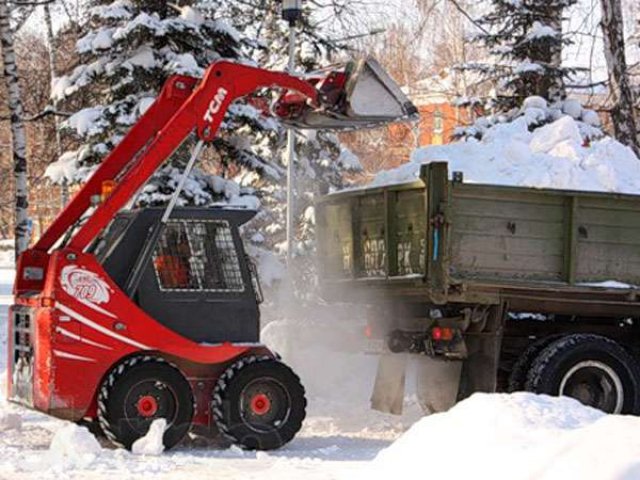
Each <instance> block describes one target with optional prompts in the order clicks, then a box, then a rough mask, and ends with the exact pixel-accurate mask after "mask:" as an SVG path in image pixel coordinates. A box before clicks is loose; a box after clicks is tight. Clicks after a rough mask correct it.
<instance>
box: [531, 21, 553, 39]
mask: <svg viewBox="0 0 640 480" xmlns="http://www.w3.org/2000/svg"><path fill="white" fill-rule="evenodd" d="M557 36H558V31H557V30H555V29H553V28H552V27H550V26H549V25H543V24H542V23H540V22H533V25H532V26H531V29H530V30H529V31H528V32H527V40H538V39H540V38H546V37H557Z"/></svg>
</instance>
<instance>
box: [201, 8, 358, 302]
mask: <svg viewBox="0 0 640 480" xmlns="http://www.w3.org/2000/svg"><path fill="white" fill-rule="evenodd" d="M338 3H340V2H338ZM344 3H345V5H346V4H347V3H348V2H346V1H345V2H344ZM197 5H198V8H200V9H201V10H202V11H203V13H204V14H205V15H207V16H211V17H212V18H217V17H219V16H222V17H224V18H228V19H232V21H233V25H234V27H236V28H237V29H238V30H240V31H243V32H247V33H249V35H250V36H251V37H254V38H255V39H256V43H255V44H254V48H253V49H252V50H251V56H252V58H253V59H254V60H255V61H256V62H257V63H258V64H259V65H260V66H262V67H265V68H270V69H274V70H285V69H286V67H287V62H288V29H289V26H288V24H287V23H286V22H284V21H283V20H282V19H281V11H280V8H281V4H280V2H278V1H274V0H270V1H269V0H267V1H264V0H245V1H242V2H227V3H226V5H225V9H223V10H220V9H217V8H215V6H212V2H211V0H200V2H198V4H197ZM303 8H304V14H303V16H302V20H301V22H300V24H299V25H298V26H297V27H296V28H297V30H298V31H297V35H296V49H295V51H296V59H295V65H296V71H297V72H310V71H313V70H316V69H318V68H321V67H323V66H326V65H327V64H328V63H329V62H330V61H331V60H332V58H333V57H334V56H335V55H337V54H339V53H341V52H342V49H341V47H339V46H338V45H337V44H336V43H335V42H334V41H332V40H331V38H330V36H328V35H327V32H326V31H321V29H320V27H319V26H318V25H317V23H315V21H314V15H313V13H314V11H313V10H312V8H311V5H309V3H308V2H307V3H303ZM315 8H317V6H316V7H315ZM345 12H347V13H350V11H349V8H348V6H346V7H345ZM272 98H273V97H271V98H267V99H266V100H267V101H269V100H272ZM285 135H286V130H285V129H284V128H282V126H280V128H279V129H278V131H277V132H275V134H271V135H266V136H263V137H262V142H261V152H262V153H263V154H264V155H265V156H267V157H268V158H270V160H271V161H272V162H273V163H275V164H277V165H279V166H280V168H282V169H283V170H284V169H285V168H286V158H285V143H286V137H285ZM296 159H297V164H296V167H295V191H296V201H295V207H294V208H295V218H296V225H297V227H298V228H297V231H296V244H295V246H294V254H295V256H296V258H297V261H296V269H297V270H298V272H297V273H298V275H297V280H303V281H299V282H297V283H296V287H298V288H297V289H298V291H299V293H304V292H307V291H308V290H309V288H308V287H309V282H313V281H314V265H313V256H312V255H310V254H311V253H313V252H314V250H315V232H314V229H315V225H314V223H315V217H314V212H313V202H314V200H315V199H316V198H317V196H318V195H322V194H326V193H327V192H329V191H331V190H335V189H339V188H343V187H344V186H345V185H346V176H348V174H349V173H351V172H354V171H357V170H359V169H360V168H361V167H360V163H359V162H358V159H357V157H356V156H355V155H353V154H352V153H351V152H350V151H349V150H348V149H346V148H344V147H343V146H342V145H341V144H340V141H339V139H338V137H337V135H335V134H334V133H333V132H329V131H311V130H305V131H297V132H296ZM238 180H239V181H240V183H241V185H245V186H249V187H252V188H254V189H255V190H256V191H257V192H259V195H260V199H261V201H262V204H263V206H264V208H263V209H262V210H261V212H260V213H259V215H258V216H257V218H256V220H255V221H253V222H252V223H251V224H249V225H248V226H247V230H248V231H249V232H250V236H251V238H252V239H253V241H254V243H255V244H256V246H257V247H258V248H256V249H255V250H254V252H253V253H254V254H255V255H256V256H263V257H268V256H269V255H270V254H269V253H268V252H272V251H274V250H275V251H276V252H277V253H279V254H281V255H284V253H285V252H286V243H285V242H286V235H285V233H286V232H285V223H286V222H285V216H286V181H285V178H284V177H282V178H281V180H279V181H275V182H273V181H265V179H264V178H261V177H259V176H256V175H254V174H251V173H248V174H247V173H246V172H244V173H240V175H238ZM263 260H265V258H263ZM266 263H268V264H271V266H272V268H270V269H269V272H263V277H264V278H266V279H267V280H269V278H270V277H271V276H272V274H273V273H274V272H276V273H277V274H281V273H282V272H283V270H282V269H281V268H278V267H277V265H276V262H275V259H271V261H269V260H266Z"/></svg>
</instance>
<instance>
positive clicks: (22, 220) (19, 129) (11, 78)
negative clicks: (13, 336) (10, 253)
mask: <svg viewBox="0 0 640 480" xmlns="http://www.w3.org/2000/svg"><path fill="white" fill-rule="evenodd" d="M9 12H10V8H9V4H8V0H0V45H1V46H2V62H3V64H4V72H3V73H4V82H5V85H6V89H7V94H8V97H9V98H8V103H9V115H10V124H11V145H12V156H13V174H14V178H15V223H14V239H15V251H16V260H17V259H18V255H19V254H20V253H22V252H23V251H25V250H26V249H27V247H28V246H29V219H28V215H27V207H28V206H29V204H28V200H27V157H26V151H27V141H26V133H25V127H24V110H23V107H22V99H21V97H20V85H19V83H18V71H17V66H16V58H15V51H14V49H13V32H12V31H11V26H10V24H9Z"/></svg>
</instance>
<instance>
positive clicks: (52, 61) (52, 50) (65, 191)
mask: <svg viewBox="0 0 640 480" xmlns="http://www.w3.org/2000/svg"><path fill="white" fill-rule="evenodd" d="M44 23H45V24H46V25H47V43H48V44H49V74H50V77H51V84H52V85H53V81H54V80H55V78H56V77H57V75H56V65H57V55H56V45H55V37H54V36H53V26H52V24H51V9H50V8H49V4H48V3H46V4H45V5H44ZM53 108H54V110H56V111H58V101H57V100H54V101H53ZM53 122H54V128H55V129H56V154H57V156H58V158H60V156H61V155H62V138H61V134H60V119H59V117H58V115H54V116H53ZM68 201H69V187H68V185H67V181H66V179H63V180H62V185H61V187H60V207H61V208H64V206H65V205H66V204H67V202H68Z"/></svg>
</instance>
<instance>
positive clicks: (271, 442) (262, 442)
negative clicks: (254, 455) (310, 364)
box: [213, 356, 307, 450]
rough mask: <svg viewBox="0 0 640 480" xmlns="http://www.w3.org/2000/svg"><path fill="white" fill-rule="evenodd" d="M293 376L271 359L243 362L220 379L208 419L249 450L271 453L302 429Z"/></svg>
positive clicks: (302, 405) (302, 410)
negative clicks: (268, 451)
mask: <svg viewBox="0 0 640 480" xmlns="http://www.w3.org/2000/svg"><path fill="white" fill-rule="evenodd" d="M304 394H305V392H304V387H303V386H302V384H301V383H300V379H299V378H298V376H297V375H296V374H295V373H294V372H293V371H292V370H291V369H290V368H289V367H288V366H286V365H285V364H284V363H282V362H280V361H278V360H275V359H273V358H271V357H255V356H251V357H246V358H243V359H241V360H239V361H237V362H236V363H234V364H232V365H231V366H230V367H229V368H227V370H226V371H225V372H224V373H223V374H222V375H221V376H220V378H219V379H218V382H217V384H216V387H215V388H214V391H213V414H214V417H215V419H216V422H217V424H218V427H219V428H220V431H221V432H222V433H223V434H224V435H225V436H226V437H227V438H229V439H230V440H231V441H232V442H233V443H235V444H238V445H240V446H241V447H243V448H246V449H250V450H272V449H275V448H279V447H281V446H282V445H284V444H285V443H287V442H289V441H290V440H291V439H292V438H293V437H294V436H295V435H296V433H298V431H299V430H300V428H301V427H302V421H303V420H304V417H305V414H306V406H307V400H306V399H305V396H304Z"/></svg>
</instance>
